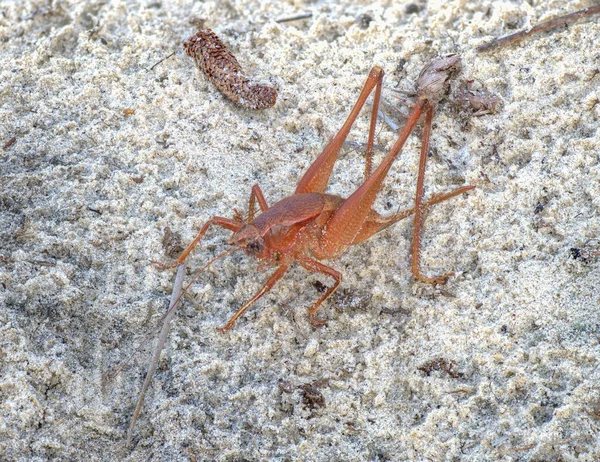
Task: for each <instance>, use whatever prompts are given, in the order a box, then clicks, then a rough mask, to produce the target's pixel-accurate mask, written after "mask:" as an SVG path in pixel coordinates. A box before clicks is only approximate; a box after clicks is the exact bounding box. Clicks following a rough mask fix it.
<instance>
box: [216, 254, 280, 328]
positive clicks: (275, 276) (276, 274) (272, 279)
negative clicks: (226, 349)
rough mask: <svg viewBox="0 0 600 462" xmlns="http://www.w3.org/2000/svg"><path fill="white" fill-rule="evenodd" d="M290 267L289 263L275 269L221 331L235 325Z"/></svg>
mask: <svg viewBox="0 0 600 462" xmlns="http://www.w3.org/2000/svg"><path fill="white" fill-rule="evenodd" d="M288 268H289V265H287V264H284V265H280V266H279V268H277V270H275V272H274V273H273V274H272V275H271V277H270V278H269V279H268V281H267V282H266V283H265V285H264V286H263V288H262V289H260V290H259V291H258V292H257V293H256V295H254V297H252V298H251V299H250V300H248V301H247V302H246V303H244V306H242V307H241V308H240V309H239V310H237V312H236V313H235V314H234V315H233V316H232V317H231V319H230V320H229V321H227V324H225V325H224V326H223V327H221V328H220V329H219V332H221V333H225V332H226V331H228V330H229V329H231V328H232V327H233V325H234V324H235V321H236V320H237V318H239V317H240V316H241V315H242V314H244V312H245V311H246V310H247V309H248V308H249V307H250V305H252V304H253V303H254V302H255V301H256V300H258V299H259V298H260V297H262V296H263V295H264V294H266V293H267V292H268V291H269V290H271V289H272V288H273V286H274V285H275V283H276V282H277V281H279V280H280V279H281V278H282V277H283V275H284V274H285V273H286V271H287V270H288Z"/></svg>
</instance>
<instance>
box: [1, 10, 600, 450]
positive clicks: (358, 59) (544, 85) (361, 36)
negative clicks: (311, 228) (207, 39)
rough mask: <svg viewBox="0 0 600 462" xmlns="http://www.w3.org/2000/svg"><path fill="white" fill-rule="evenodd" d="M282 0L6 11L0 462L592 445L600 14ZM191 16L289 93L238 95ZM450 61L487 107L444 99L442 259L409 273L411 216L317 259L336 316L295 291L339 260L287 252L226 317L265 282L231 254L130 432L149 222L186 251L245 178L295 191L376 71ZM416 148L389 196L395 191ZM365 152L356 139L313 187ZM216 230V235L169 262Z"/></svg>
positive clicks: (181, 330) (162, 284)
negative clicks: (333, 287) (185, 46)
mask: <svg viewBox="0 0 600 462" xmlns="http://www.w3.org/2000/svg"><path fill="white" fill-rule="evenodd" d="M272 3H273V2H270V1H260V0H256V1H254V0H240V1H225V2H204V3H202V2H191V1H183V0H180V1H169V2H166V1H164V2H161V1H144V2H133V1H124V0H110V1H101V2H93V1H67V0H65V1H41V0H40V1H10V0H4V1H2V2H1V3H0V41H1V47H0V61H1V66H0V73H1V74H0V121H1V124H0V143H1V144H2V145H4V144H7V143H8V142H9V140H11V138H13V137H15V138H16V141H15V142H14V144H12V145H11V146H6V147H5V149H4V150H0V211H1V214H0V236H1V241H0V459H2V460H116V459H120V458H124V459H125V460H132V461H133V460H224V461H233V460H236V461H241V460H252V461H254V460H282V461H287V460H290V461H291V460H311V461H323V460H327V461H331V460H336V461H337V460H340V461H341V460H344V461H359V460H371V461H382V460H394V461H398V460H538V461H539V460H585V461H592V460H599V459H600V449H598V448H599V447H600V445H599V444H598V440H599V429H600V386H599V385H598V383H599V380H600V370H599V366H600V347H599V344H598V343H599V339H600V311H599V309H598V308H599V306H600V290H599V287H600V259H599V258H594V257H591V256H590V255H589V253H586V251H589V249H594V248H596V249H597V248H599V247H600V245H599V242H598V239H599V237H600V217H599V215H600V214H599V212H598V210H599V207H600V130H599V120H600V91H599V90H598V87H599V83H600V68H599V62H600V45H599V42H598V37H599V36H600V25H599V24H598V19H597V18H596V19H594V20H591V21H587V22H583V23H580V24H577V25H573V26H570V27H568V28H566V29H563V30H561V31H560V32H556V33H552V34H544V35H543V36H541V37H539V38H536V39H529V40H526V41H524V42H523V43H521V44H518V45H515V46H512V47H509V48H506V49H502V50H499V51H496V52H491V53H487V54H481V55H478V54H476V53H475V51H474V48H475V47H476V46H477V45H480V44H482V43H484V42H485V41H487V40H489V39H490V38H492V37H494V36H500V35H503V34H506V33H510V32H513V31H515V30H518V29H520V28H522V27H527V26H530V25H532V24H535V23H537V22H539V21H542V20H546V19H550V18H552V17H554V16H557V15H559V14H565V13H568V12H571V11H573V10H575V9H579V8H583V7H585V6H588V5H589V2H585V1H570V2H566V1H564V2H563V1H552V0H551V1H541V0H533V1H529V2H521V1H494V2H492V1H483V0H481V1H475V0H473V1H469V0H456V1H448V2H447V1H442V0H435V1H429V2H424V1H413V2H408V1H394V2H392V1H385V0H381V1H378V2H373V3H370V2H355V1H338V2H328V1H316V2H302V1H296V2H285V3H284V2H282V3H281V4H280V5H279V6H272ZM303 12H312V14H313V15H312V18H310V19H305V20H299V21H294V22H288V23H279V24H278V23H276V22H275V21H274V20H275V19H276V18H280V17H283V16H292V15H295V14H297V13H303ZM361 15H368V16H370V17H371V18H372V20H371V21H370V22H369V21H368V20H365V19H364V18H365V17H364V16H363V17H362V18H363V19H362V20H360V18H361ZM200 20H204V21H205V25H206V26H207V27H211V28H213V29H214V30H215V31H216V32H217V33H218V34H219V35H220V36H221V38H222V39H223V41H225V42H226V43H227V44H228V45H229V46H230V48H231V50H232V51H233V52H234V53H235V54H236V55H237V57H238V59H239V61H240V62H241V63H242V66H244V68H245V69H246V71H247V72H248V74H250V75H254V76H257V77H259V78H260V79H262V80H264V81H265V82H267V83H269V82H270V83H271V84H273V85H276V86H277V87H279V89H280V96H279V99H278V102H277V104H276V106H275V107H274V108H273V109H269V110H265V111H262V112H252V111H249V110H246V109H242V108H239V107H236V106H234V105H233V104H232V103H230V102H229V101H227V100H226V99H225V98H224V97H223V96H222V95H221V94H220V93H218V92H217V90H216V89H215V88H214V87H213V85H212V84H211V83H210V82H209V81H208V80H207V79H206V78H205V77H204V76H203V75H202V74H201V73H200V72H199V71H198V70H197V69H196V68H195V66H194V64H193V62H192V60H191V59H189V58H188V57H187V56H185V55H184V54H183V51H182V48H181V42H182V41H183V40H185V39H186V38H187V37H189V36H190V35H192V34H193V33H195V31H196V28H197V24H198V22H199V21H200ZM173 52H175V55H174V56H172V57H170V58H168V59H166V60H164V61H163V62H161V63H159V64H156V63H157V62H159V61H160V60H161V59H162V58H165V57H167V56H168V55H169V54H171V53H173ZM447 53H458V54H460V55H461V56H462V58H463V75H462V77H461V78H462V79H464V78H469V79H474V80H475V83H474V85H475V86H476V87H482V86H483V87H485V88H487V89H488V90H489V91H491V92H494V93H496V94H498V95H499V96H500V97H501V99H502V101H503V104H502V106H501V107H500V109H499V111H498V112H497V113H496V114H495V115H487V116H483V117H476V118H473V117H470V116H469V114H468V113H467V112H465V111H464V110H459V109H457V107H456V105H454V104H452V103H450V102H446V103H443V104H442V105H441V106H440V108H439V111H438V114H437V116H436V119H435V127H434V134H433V139H432V151H431V152H432V156H431V158H430V162H429V165H428V170H427V194H428V195H430V194H432V193H435V192H438V193H439V192H444V191H449V190H451V189H453V188H456V187H458V186H461V185H465V184H473V185H476V187H477V188H476V189H475V190H474V191H473V192H471V193H469V194H466V195H464V196H463V197H459V198H456V199H453V200H452V201H451V202H448V203H445V204H443V205H439V206H437V207H436V208H435V209H434V210H432V211H431V213H430V214H429V215H428V217H427V220H426V225H425V226H426V231H425V234H424V241H423V242H424V251H423V259H422V260H423V268H424V270H425V271H426V272H427V273H428V274H441V273H444V272H447V271H455V272H456V273H457V277H456V278H454V279H452V280H451V281H450V282H449V283H448V284H447V285H446V286H443V287H437V288H434V287H431V286H429V285H426V284H422V283H417V282H414V281H413V280H412V279H411V276H410V258H409V251H410V242H411V234H412V223H411V222H410V220H406V221H405V222H401V223H399V224H397V225H395V226H394V227H392V228H390V229H388V230H386V231H385V232H383V233H381V234H380V235H378V236H376V237H375V238H373V239H371V240H370V241H368V242H366V243H365V244H363V245H360V246H358V247H356V248H354V249H352V250H351V251H349V252H348V253H347V254H346V255H344V256H343V257H342V258H340V259H339V260H337V261H333V262H330V264H331V265H332V266H333V267H334V268H337V269H338V270H340V271H341V272H342V273H343V275H344V282H343V285H342V287H341V288H340V290H339V291H338V292H337V293H336V294H335V296H334V297H332V299H331V300H330V302H329V303H327V304H326V305H325V306H324V307H323V309H322V310H321V317H323V318H324V319H326V320H327V321H328V326H327V327H324V328H320V329H314V328H312V327H311V325H310V324H309V322H308V319H307V316H306V310H307V308H308V307H309V306H310V304H311V303H312V302H313V301H314V300H315V299H316V298H317V297H318V295H319V294H318V290H317V289H318V287H319V284H318V282H317V281H320V282H321V283H323V284H330V283H331V281H330V280H329V279H328V278H326V277H321V276H317V275H314V274H310V273H307V272H305V271H304V270H303V269H302V268H299V267H295V268H294V269H293V270H292V271H290V273H289V274H288V275H286V277H285V278H284V279H283V280H282V281H281V282H280V283H279V284H278V285H277V286H276V288H275V289H274V290H272V291H271V292H270V293H269V294H268V295H267V296H266V297H265V298H264V299H263V300H262V301H260V302H259V303H258V304H257V305H256V306H254V307H253V308H252V309H251V310H249V311H248V313H247V314H246V315H245V316H244V317H243V318H241V319H240V320H239V321H238V323H237V325H236V326H235V328H234V329H233V330H232V331H231V332H229V333H227V334H225V335H221V334H219V333H218V332H217V329H216V328H217V327H219V326H222V325H223V324H224V323H225V322H226V321H227V319H229V317H230V316H231V315H232V314H233V313H234V312H235V310H237V308H239V307H240V306H241V304H242V303H243V302H244V301H245V300H247V299H248V298H249V297H250V296H251V295H252V294H253V293H254V292H255V291H257V290H258V288H259V287H260V285H261V283H262V282H263V281H264V280H265V279H266V277H267V276H268V274H267V273H261V272H259V271H258V269H257V266H258V265H257V263H256V262H255V261H253V260H252V259H250V258H249V257H247V256H244V255H243V254H241V253H238V254H233V255H231V256H229V257H227V258H225V259H223V260H222V261H221V262H219V263H217V264H216V265H215V266H214V268H213V269H211V270H209V271H207V272H206V273H205V274H203V275H202V276H201V277H200V278H199V280H198V281H197V282H196V283H195V284H194V285H193V287H192V289H191V290H190V297H188V301H187V302H186V303H185V305H184V307H183V308H181V309H180V310H179V312H178V314H177V316H176V317H175V319H174V321H173V327H172V331H171V334H170V336H169V340H168V343H167V346H166V349H165V351H164V353H163V356H162V359H161V361H160V364H159V370H158V371H157V373H156V375H155V377H154V380H153V382H152V386H151V388H150V390H149V392H148V397H147V400H146V404H145V406H144V411H143V413H142V416H141V418H140V420H139V423H138V425H137V427H136V430H135V433H134V438H133V443H132V445H131V446H130V447H126V446H125V433H126V430H127V426H128V423H129V420H130V418H131V415H132V412H133V408H134V406H135V401H136V397H137V394H138V392H139V390H140V388H141V385H142V381H143V377H144V374H145V371H146V368H147V363H148V360H149V355H150V349H151V347H152V343H148V344H147V346H146V348H145V349H143V351H142V352H141V353H137V354H135V350H136V348H137V346H138V345H139V343H140V342H141V341H142V340H143V339H144V337H145V336H146V335H148V334H149V335H150V336H151V337H152V338H154V337H155V333H156V329H157V326H159V324H158V322H159V318H160V316H161V314H162V313H164V311H165V309H166V306H167V303H168V298H169V295H170V293H171V289H172V284H173V278H174V272H173V271H162V272H161V271H159V270H157V269H156V268H154V267H153V266H151V265H150V263H149V261H150V260H161V261H164V262H168V261H171V260H170V258H169V256H167V255H166V250H167V251H168V250H169V249H170V250H173V245H166V246H165V245H163V236H164V233H165V231H164V230H165V228H166V227H170V228H171V229H172V230H173V231H174V232H175V233H179V234H180V236H181V242H182V244H187V243H188V242H189V241H191V240H192V239H193V237H194V236H195V233H196V232H197V230H198V229H199V228H200V226H201V225H202V223H203V222H204V221H205V220H207V219H208V218H209V217H211V216H213V215H223V216H232V215H233V209H234V208H237V209H239V210H245V209H246V207H247V198H248V196H249V193H250V188H251V186H252V185H253V184H254V183H259V184H260V185H261V187H262V189H263V191H264V192H265V195H266V198H267V200H268V201H269V202H270V203H273V202H275V201H277V200H279V199H281V198H282V197H285V196H286V195H289V194H291V193H292V191H293V189H294V185H295V183H296V182H297V180H298V179H299V177H300V175H301V174H302V173H303V172H304V171H305V169H306V168H307V167H308V166H309V165H310V163H311V162H312V161H313V160H314V159H315V158H316V156H317V155H318V153H319V152H320V150H321V149H322V147H323V146H324V145H325V143H326V142H327V140H328V139H329V137H330V136H332V135H333V134H334V133H335V132H336V130H337V129H338V128H339V127H340V126H341V124H342V123H343V121H344V119H345V117H346V116H347V114H348V112H349V110H350V108H351V106H352V104H353V103H354V101H355V100H356V97H357V95H358V93H359V91H360V88H361V86H362V84H363V82H364V79H365V77H366V75H367V73H368V71H369V69H370V68H371V67H372V66H373V65H375V64H378V65H381V66H382V67H383V68H384V69H385V71H386V73H387V75H386V79H385V83H384V86H385V90H384V95H385V96H386V98H387V99H388V100H391V97H392V96H391V92H390V88H394V87H398V88H401V89H404V90H412V89H413V85H414V81H415V79H416V77H417V76H418V73H419V71H420V69H421V68H422V67H423V66H424V65H425V64H426V63H428V62H429V61H430V60H431V59H432V58H434V57H435V56H438V55H441V54H447ZM154 64H156V66H153V65H154ZM367 127H368V116H367V115H366V114H365V115H363V116H362V117H361V118H360V119H359V121H358V123H357V125H356V129H355V130H353V131H352V132H351V134H350V137H349V140H351V141H354V142H358V143H364V141H365V139H366V133H367ZM395 136H396V135H395V133H394V132H393V131H392V130H391V129H390V128H388V127H387V126H384V125H383V124H382V128H381V129H378V143H379V144H380V145H382V146H389V145H390V144H391V143H392V142H393V140H394V138H395ZM419 145H420V143H419V139H418V137H416V136H413V137H411V139H410V140H409V142H408V144H407V146H406V148H405V150H404V151H403V153H402V155H401V156H400V157H399V158H398V160H397V162H396V163H395V164H394V166H393V167H392V169H391V171H390V174H389V177H388V179H387V181H386V183H385V188H384V190H383V191H382V192H381V194H380V197H379V198H378V201H377V208H378V210H380V211H382V212H389V213H392V212H395V211H396V210H398V209H403V208H408V207H410V206H411V201H412V200H414V199H413V195H414V187H415V186H414V181H415V175H416V164H417V156H418V148H419ZM380 158H381V156H380V155H378V159H380ZM362 168H363V158H362V156H361V153H360V150H352V149H347V150H346V151H345V152H344V153H343V155H342V157H341V159H340V161H339V162H338V164H337V168H336V170H335V173H334V175H333V177H332V181H331V188H330V191H332V192H335V193H338V194H342V195H348V194H349V193H351V192H352V191H353V190H354V189H355V188H356V187H357V186H358V185H359V184H360V182H361V174H362ZM228 236H229V233H226V232H223V231H222V230H215V231H213V232H210V233H209V235H208V236H207V238H206V241H205V245H204V246H203V248H202V249H199V251H198V252H196V254H195V255H194V257H193V258H191V259H190V261H189V267H190V270H189V271H190V276H188V280H190V278H191V272H192V271H193V270H194V269H197V268H199V267H200V266H201V265H202V264H203V262H205V261H207V259H209V258H210V256H211V255H215V254H216V253H217V252H219V251H222V250H224V249H226V248H227V245H226V242H227V239H228ZM172 242H173V241H171V244H172ZM167 244H169V243H167ZM165 247H166V250H165ZM572 249H581V252H582V253H578V251H577V250H572ZM586 257H587V258H586ZM192 297H193V298H192ZM131 355H134V356H133V359H132V360H131V361H130V362H129V363H128V364H127V366H126V367H125V368H124V370H123V372H122V373H121V374H120V375H118V376H117V377H114V378H113V377H109V378H107V373H109V372H110V371H113V370H114V368H115V367H117V366H119V365H120V364H123V363H124V362H125V361H127V359H128V358H129V357H130V356H131ZM307 384H312V389H311V388H310V387H306V385H307ZM301 387H304V388H301Z"/></svg>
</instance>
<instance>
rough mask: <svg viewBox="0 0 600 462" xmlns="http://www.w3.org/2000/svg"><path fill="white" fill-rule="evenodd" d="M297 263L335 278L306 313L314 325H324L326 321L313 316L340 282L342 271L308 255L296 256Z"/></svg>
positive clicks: (314, 271)
mask: <svg viewBox="0 0 600 462" xmlns="http://www.w3.org/2000/svg"><path fill="white" fill-rule="evenodd" d="M298 263H300V264H301V265H302V266H303V267H304V268H306V269H307V270H308V271H311V272H313V273H322V274H326V275H327V276H331V277H332V278H333V279H335V282H334V284H333V285H332V286H331V287H328V288H327V290H326V291H325V293H324V294H323V295H321V296H320V297H319V299H318V300H317V301H316V302H315V303H314V304H313V306H312V307H311V308H310V310H308V315H309V316H310V323H311V324H312V325H313V326H314V327H320V326H324V325H325V324H327V323H326V322H325V321H322V320H320V319H317V318H316V317H315V313H316V312H317V310H318V309H319V307H320V306H321V304H322V303H323V302H324V301H325V300H327V298H328V297H329V296H330V295H331V294H332V293H333V292H335V290H336V289H337V288H338V286H339V285H340V283H341V282H342V273H340V272H339V271H336V270H334V269H333V268H330V267H329V266H325V265H324V264H322V263H319V262H318V261H316V260H313V259H312V258H309V257H302V258H298Z"/></svg>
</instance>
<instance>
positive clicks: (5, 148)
mask: <svg viewBox="0 0 600 462" xmlns="http://www.w3.org/2000/svg"><path fill="white" fill-rule="evenodd" d="M16 142H17V137H16V136H13V137H12V138H11V139H10V140H8V141H7V142H6V144H5V145H4V146H3V147H2V149H3V150H5V151H8V150H9V149H10V147H11V146H12V145H13V144H15V143H16Z"/></svg>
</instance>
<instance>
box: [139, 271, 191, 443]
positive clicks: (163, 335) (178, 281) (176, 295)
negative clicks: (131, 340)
mask: <svg viewBox="0 0 600 462" xmlns="http://www.w3.org/2000/svg"><path fill="white" fill-rule="evenodd" d="M184 275H185V263H183V264H181V265H179V267H178V268H177V274H176V276H175V284H174V285H173V293H172V294H171V302H170V303H169V310H168V311H167V315H166V316H165V319H164V321H163V325H162V329H161V330H160V335H159V337H158V342H157V344H156V348H155V349H154V354H153V355H152V360H151V361H150V367H149V368H148V373H147V374H146V379H145V380H144V385H143V386H142V391H141V392H140V395H139V397H138V401H137V404H136V406H135V411H134V413H133V417H132V418H131V423H130V424H129V429H128V430H127V445H128V446H129V444H131V438H132V437H133V428H134V427H135V423H136V421H137V418H138V416H139V415H140V411H141V410H142V405H143V404H144V398H145V397H146V391H147V390H148V387H149V386H150V380H152V376H153V375H154V371H156V366H157V365H158V359H159V357H160V353H161V352H162V350H163V348H164V346H165V342H166V341H167V335H169V329H170V327H171V319H173V316H174V315H175V310H174V309H173V308H174V307H175V304H176V303H177V302H179V300H180V299H181V294H182V289H181V288H182V286H183V276H184Z"/></svg>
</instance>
